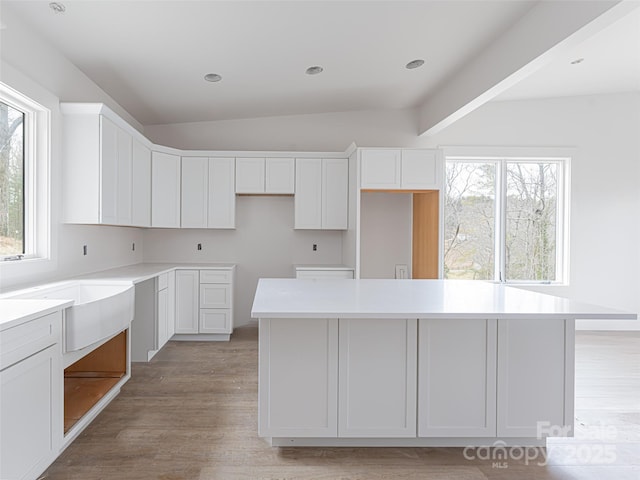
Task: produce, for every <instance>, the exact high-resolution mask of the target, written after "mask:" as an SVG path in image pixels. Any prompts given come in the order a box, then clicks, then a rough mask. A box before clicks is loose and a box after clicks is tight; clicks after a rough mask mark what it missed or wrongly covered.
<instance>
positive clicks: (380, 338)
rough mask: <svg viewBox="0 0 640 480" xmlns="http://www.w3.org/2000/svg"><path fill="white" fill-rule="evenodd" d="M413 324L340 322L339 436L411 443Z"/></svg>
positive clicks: (413, 430)
mask: <svg viewBox="0 0 640 480" xmlns="http://www.w3.org/2000/svg"><path fill="white" fill-rule="evenodd" d="M416 337H417V320H415V319H412V320H398V319H347V320H345V319H340V329H339V334H338V338H339V355H338V358H339V360H338V365H339V370H338V378H339V387H338V392H339V395H338V412H339V416H338V436H339V437H415V436H416V366H417V365H416V364H417V355H416V354H417V340H416Z"/></svg>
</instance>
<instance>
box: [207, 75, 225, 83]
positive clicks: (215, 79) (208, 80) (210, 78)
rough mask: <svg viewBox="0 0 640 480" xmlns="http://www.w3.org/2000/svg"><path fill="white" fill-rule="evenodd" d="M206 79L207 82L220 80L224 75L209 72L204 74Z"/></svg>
mask: <svg viewBox="0 0 640 480" xmlns="http://www.w3.org/2000/svg"><path fill="white" fill-rule="evenodd" d="M204 79H205V80H206V81H207V82H219V81H220V80H222V77H221V76H220V75H218V74H217V73H207V74H206V75H205V76H204Z"/></svg>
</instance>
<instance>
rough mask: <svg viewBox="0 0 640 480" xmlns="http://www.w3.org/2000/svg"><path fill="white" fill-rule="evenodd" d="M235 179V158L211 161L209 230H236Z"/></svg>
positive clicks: (208, 210) (208, 207) (211, 159)
mask: <svg viewBox="0 0 640 480" xmlns="http://www.w3.org/2000/svg"><path fill="white" fill-rule="evenodd" d="M235 177H236V169H235V159H234V158H222V157H221V158H210V159H209V200H208V206H207V226H208V227H209V228H236V192H235V189H234V184H235Z"/></svg>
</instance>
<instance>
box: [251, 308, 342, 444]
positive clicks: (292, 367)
mask: <svg viewBox="0 0 640 480" xmlns="http://www.w3.org/2000/svg"><path fill="white" fill-rule="evenodd" d="M259 329H260V332H259V381H258V397H259V403H258V417H259V419H258V430H259V432H258V433H259V435H260V436H261V437H336V436H337V434H338V319H335V318H334V319H324V318H313V319H309V318H306V319H296V318H271V319H264V318H261V319H260V320H259Z"/></svg>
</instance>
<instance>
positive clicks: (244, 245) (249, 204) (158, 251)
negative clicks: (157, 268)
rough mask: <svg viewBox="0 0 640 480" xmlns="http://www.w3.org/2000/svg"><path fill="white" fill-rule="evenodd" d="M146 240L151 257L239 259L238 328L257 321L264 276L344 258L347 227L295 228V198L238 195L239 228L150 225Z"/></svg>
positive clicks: (159, 259) (288, 274)
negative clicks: (257, 297) (254, 306)
mask: <svg viewBox="0 0 640 480" xmlns="http://www.w3.org/2000/svg"><path fill="white" fill-rule="evenodd" d="M198 243H200V244H202V250H200V251H198V250H197V245H198ZM314 243H315V244H317V245H318V249H317V251H315V252H314V251H313V244H314ZM144 245H145V249H144V261H145V262H186V263H198V262H200V263H211V262H225V263H235V264H236V265H237V268H236V284H235V301H234V304H235V326H236V327H237V326H240V325H246V324H248V323H250V322H251V318H250V317H251V306H252V304H253V296H254V294H255V290H256V285H257V282H258V279H259V278H261V277H262V278H267V277H276V278H280V277H293V265H294V264H310V263H311V264H330V263H341V262H342V232H340V231H330V230H326V231H321V230H294V229H293V197H285V196H238V197H237V199H236V229H235V230H214V229H149V230H146V231H145V232H144Z"/></svg>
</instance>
